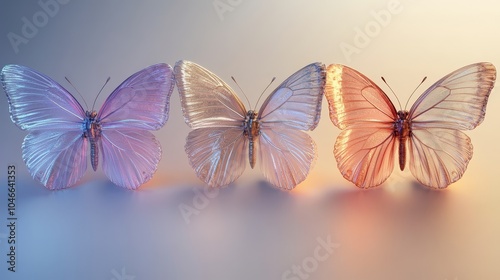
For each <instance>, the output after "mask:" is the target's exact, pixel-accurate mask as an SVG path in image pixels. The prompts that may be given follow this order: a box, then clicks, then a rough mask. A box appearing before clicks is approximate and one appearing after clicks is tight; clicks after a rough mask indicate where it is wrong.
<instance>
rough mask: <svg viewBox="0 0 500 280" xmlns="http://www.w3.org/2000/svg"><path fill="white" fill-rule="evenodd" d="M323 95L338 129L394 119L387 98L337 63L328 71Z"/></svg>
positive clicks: (350, 69) (391, 106)
mask: <svg viewBox="0 0 500 280" xmlns="http://www.w3.org/2000/svg"><path fill="white" fill-rule="evenodd" d="M325 96H326V100H327V101H328V107H329V109H330V119H331V120H332V122H333V124H335V125H336V126H337V127H338V128H340V129H345V128H347V127H349V126H353V125H355V126H362V125H363V124H366V125H368V124H369V123H381V122H382V123H388V122H394V121H395V120H396V109H395V108H394V105H393V104H392V102H391V100H390V99H389V97H387V95H386V94H385V93H384V92H383V91H382V89H380V88H379V87H378V86H377V85H376V84H375V83H374V82H372V81H371V80H370V79H368V78H367V77H366V76H364V75H363V74H361V73H360V72H358V71H356V70H354V69H352V68H350V67H347V66H344V65H340V64H332V65H330V66H328V68H327V76H326V85H325Z"/></svg>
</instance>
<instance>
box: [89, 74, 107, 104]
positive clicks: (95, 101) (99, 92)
mask: <svg viewBox="0 0 500 280" xmlns="http://www.w3.org/2000/svg"><path fill="white" fill-rule="evenodd" d="M110 79H111V77H108V79H106V82H105V83H104V85H103V86H102V88H101V90H100V91H99V93H98V94H97V96H96V97H95V99H94V103H93V104H92V111H94V106H95V102H96V101H97V97H99V95H100V94H101V92H102V90H103V89H104V87H105V86H106V85H107V84H108V82H109V80H110Z"/></svg>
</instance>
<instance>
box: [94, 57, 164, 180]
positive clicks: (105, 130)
mask: <svg viewBox="0 0 500 280" xmlns="http://www.w3.org/2000/svg"><path fill="white" fill-rule="evenodd" d="M172 74H173V73H172V69H171V67H170V66H169V65H167V64H156V65H152V66H150V67H147V68H145V69H143V70H141V71H139V72H137V73H135V74H134V75H132V76H130V77H129V78H127V79H126V80H125V81H124V82H123V83H122V84H121V85H120V86H118V88H117V89H116V90H114V91H113V93H112V94H111V95H110V96H109V97H108V98H107V99H106V101H105V102H104V105H103V107H102V108H101V110H100V111H99V114H98V119H100V121H101V129H102V132H101V142H102V143H101V147H102V149H101V150H102V160H103V170H104V173H105V174H106V175H107V176H108V178H109V179H110V180H111V181H112V182H113V183H115V184H117V185H119V186H121V187H124V188H128V189H136V188H137V187H139V186H140V185H141V184H143V183H145V182H146V181H148V180H149V179H151V177H152V176H153V174H154V172H155V171H156V168H157V166H158V162H159V160H160V158H161V148H160V144H159V143H158V141H157V140H156V138H155V137H154V135H153V134H151V133H150V132H149V131H147V130H157V129H159V128H160V127H162V126H163V125H164V124H165V122H166V120H167V118H168V110H169V100H170V96H171V94H172V90H173V86H174V82H173V75H172Z"/></svg>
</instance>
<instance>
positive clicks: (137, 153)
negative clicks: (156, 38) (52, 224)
mask: <svg viewBox="0 0 500 280" xmlns="http://www.w3.org/2000/svg"><path fill="white" fill-rule="evenodd" d="M172 72H173V71H172V68H171V67H170V66H169V65H167V64H156V65H152V66H150V67H147V68H145V69H143V70H141V71H139V72H137V73H135V74H133V75H132V76H130V77H129V78H127V79H126V80H125V81H124V82H123V83H122V84H121V85H119V86H118V87H117V88H116V89H115V90H114V91H113V92H112V93H111V94H110V95H109V96H108V98H107V99H106V101H105V102H104V104H103V105H102V108H101V109H100V110H99V112H96V111H94V110H93V109H92V110H90V111H85V110H84V109H83V108H82V106H81V105H80V103H78V101H77V100H76V99H75V97H73V95H71V93H69V92H68V91H67V90H66V89H64V88H63V87H62V86H61V85H59V84H58V83H57V82H55V81H54V80H52V79H51V78H49V77H47V76H45V75H43V74H40V73H38V72H36V71H35V70H33V69H30V68H28V67H25V66H20V65H7V66H5V67H4V68H3V69H2V72H1V81H2V86H3V88H4V90H5V92H6V93H7V98H8V101H9V110H10V117H11V119H12V122H14V124H16V125H17V126H18V127H19V128H20V129H22V130H27V131H28V132H29V133H28V135H27V136H26V137H25V138H24V142H23V144H22V156H23V160H24V162H25V163H26V166H27V168H28V170H29V172H30V173H31V175H32V176H33V178H34V179H35V180H37V181H39V182H40V183H42V184H43V185H44V186H45V187H46V188H48V189H51V190H54V189H63V188H66V187H70V186H72V185H74V184H75V183H76V182H77V181H78V180H79V179H80V178H81V177H82V176H83V174H84V173H85V171H86V169H87V156H86V155H87V147H88V146H90V157H91V160H90V161H91V165H92V168H93V169H94V171H95V170H96V169H97V166H98V163H99V157H102V166H103V170H104V173H105V174H106V175H107V177H108V178H109V179H110V180H111V181H112V182H113V183H115V184H116V185H118V186H120V187H124V188H127V189H136V188H137V187H139V186H140V185H141V184H143V183H145V182H146V181H148V180H149V179H151V177H152V176H153V174H154V172H155V171H156V168H157V165H158V162H159V160H160V157H161V147H160V144H159V143H158V141H157V140H156V138H155V136H154V135H153V134H152V133H151V132H149V131H150V130H158V129H159V128H161V127H162V126H163V125H164V124H165V122H166V121H167V118H168V110H169V99H170V95H171V94H172V91H173V86H174V84H175V82H174V81H173V73H172ZM101 153H102V155H101Z"/></svg>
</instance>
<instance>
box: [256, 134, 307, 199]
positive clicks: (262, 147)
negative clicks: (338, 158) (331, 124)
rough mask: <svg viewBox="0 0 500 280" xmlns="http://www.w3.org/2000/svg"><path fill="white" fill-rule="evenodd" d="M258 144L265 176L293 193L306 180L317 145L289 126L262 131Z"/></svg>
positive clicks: (305, 135)
mask: <svg viewBox="0 0 500 280" xmlns="http://www.w3.org/2000/svg"><path fill="white" fill-rule="evenodd" d="M257 139H258V142H257V143H258V145H256V147H257V150H258V153H259V158H258V160H259V164H260V167H261V169H262V172H263V173H264V176H265V177H266V178H267V180H269V182H271V183H272V184H273V185H275V186H277V187H279V188H281V189H285V190H291V189H293V188H294V187H295V186H296V185H298V184H299V183H300V182H302V181H304V180H305V178H306V177H307V174H308V173H309V171H310V169H311V167H312V165H313V163H314V161H315V159H316V144H315V143H314V141H313V140H312V139H311V137H310V136H309V135H307V133H305V132H303V131H299V130H296V129H291V128H287V127H273V129H263V130H261V135H260V137H258V138H257Z"/></svg>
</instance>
